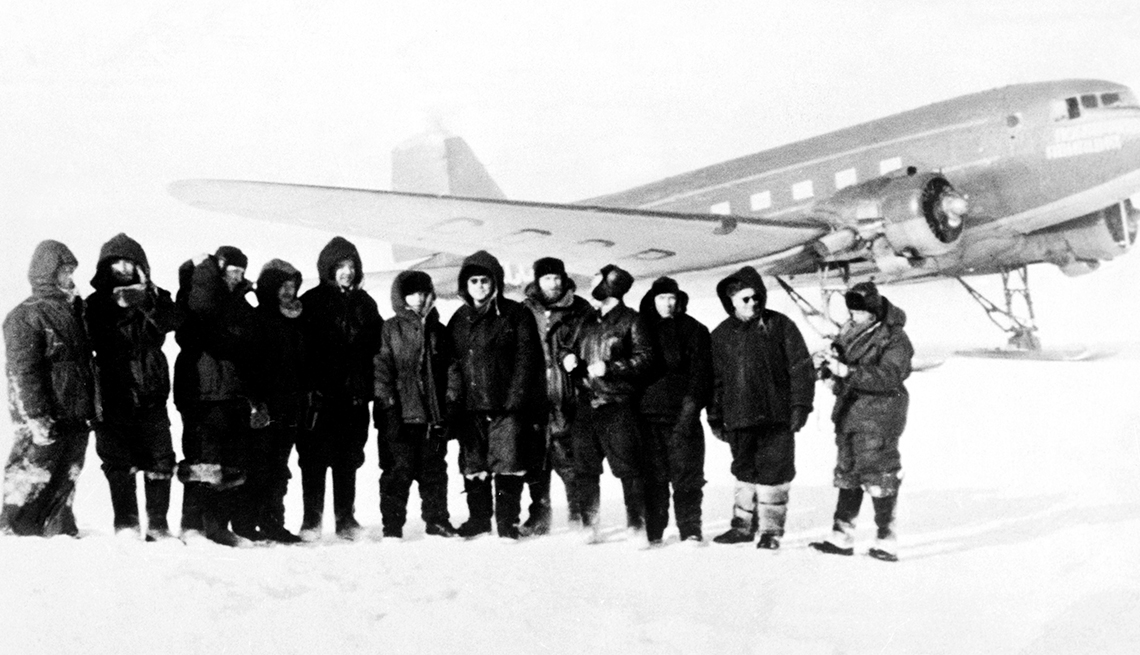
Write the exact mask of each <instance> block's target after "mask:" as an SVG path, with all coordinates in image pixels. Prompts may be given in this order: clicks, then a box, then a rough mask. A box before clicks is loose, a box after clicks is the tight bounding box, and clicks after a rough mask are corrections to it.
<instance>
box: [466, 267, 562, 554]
mask: <svg viewBox="0 0 1140 655" xmlns="http://www.w3.org/2000/svg"><path fill="white" fill-rule="evenodd" d="M503 282H504V280H503V267H502V266H501V265H500V264H499V260H498V259H496V258H495V257H494V256H493V255H491V254H490V253H488V252H486V251H483V250H480V251H479V252H476V253H474V254H472V255H471V256H469V257H467V258H466V259H464V260H463V265H462V266H461V267H460V269H459V279H458V283H459V289H458V290H459V295H460V296H461V297H462V298H463V301H464V303H463V305H462V306H461V307H460V308H459V309H457V310H456V311H455V313H454V314H453V315H452V317H451V320H450V321H449V322H448V325H447V328H448V331H449V332H450V333H451V338H452V341H453V343H454V344H455V350H456V353H457V357H458V361H459V373H460V379H461V380H462V389H463V398H462V401H461V402H462V404H461V406H462V408H463V416H462V418H461V419H460V423H459V425H457V426H456V427H457V429H458V432H459V434H460V446H461V454H460V458H461V462H462V470H463V475H464V478H465V479H466V480H465V482H464V487H465V488H466V490H467V506H468V520H467V522H466V523H464V524H463V525H462V526H460V528H459V532H460V534H462V535H463V536H468V537H470V536H475V535H479V534H484V533H488V532H490V531H491V516H492V514H494V516H495V518H496V522H497V527H498V532H499V536H501V537H507V538H514V539H517V538H518V536H519V528H518V519H519V503H520V497H521V494H522V486H523V479H522V476H523V475H524V474H525V473H526V462H524V461H523V453H524V450H523V442H524V440H526V439H535V438H540V436H539V435H537V434H535V433H534V430H533V427H532V423H533V416H532V414H533V412H535V411H536V410H539V409H540V408H542V406H543V405H542V401H543V399H544V398H545V395H546V394H545V384H544V377H543V357H542V347H541V345H540V344H539V340H538V328H537V327H536V326H535V322H534V315H533V314H531V312H530V310H528V309H527V308H525V307H523V306H522V305H521V304H520V303H517V302H515V301H513V300H510V299H508V298H505V297H503V295H502V290H503ZM492 477H493V480H494V485H495V503H494V507H493V508H492V505H491V483H492Z"/></svg>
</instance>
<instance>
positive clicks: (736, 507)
mask: <svg viewBox="0 0 1140 655" xmlns="http://www.w3.org/2000/svg"><path fill="white" fill-rule="evenodd" d="M729 525H730V527H729V528H728V531H727V532H723V533H721V534H719V535H717V536H715V537H713V541H715V542H716V543H718V544H742V543H746V542H750V541H752V540H753V539H755V538H756V527H757V516H756V485H754V484H752V483H749V482H741V481H739V480H737V482H736V491H735V493H734V495H733V502H732V523H730V524H729Z"/></svg>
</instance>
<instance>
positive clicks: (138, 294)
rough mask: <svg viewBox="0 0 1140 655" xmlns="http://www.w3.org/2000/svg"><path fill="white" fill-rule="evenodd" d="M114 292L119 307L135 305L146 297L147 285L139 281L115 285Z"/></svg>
mask: <svg viewBox="0 0 1140 655" xmlns="http://www.w3.org/2000/svg"><path fill="white" fill-rule="evenodd" d="M112 293H113V295H114V296H115V302H116V303H117V304H118V305H119V307H134V306H135V305H137V304H139V303H141V302H142V301H143V300H144V299H145V298H146V285H145V284H142V283H139V284H132V285H130V286H125V287H115V290H114V291H113V292H112Z"/></svg>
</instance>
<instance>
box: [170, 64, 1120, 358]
mask: <svg viewBox="0 0 1140 655" xmlns="http://www.w3.org/2000/svg"><path fill="white" fill-rule="evenodd" d="M169 191H170V193H171V194H172V195H173V196H175V197H176V198H178V199H180V200H182V201H184V202H186V203H188V204H190V205H192V206H194V207H198V208H202V209H207V210H211V211H217V212H224V213H231V214H236V215H239V216H245V217H251V218H256V219H263V220H268V221H276V222H284V223H291V224H296V225H305V226H311V227H316V228H319V229H322V230H332V231H338V232H343V233H348V234H355V235H361V236H368V237H373V238H377V239H381V240H384V241H388V242H391V243H394V244H399V245H401V246H404V247H410V250H407V251H405V252H409V253H413V254H417V253H418V254H420V255H423V256H421V257H420V258H419V260H418V262H417V264H416V267H419V268H424V269H426V270H431V271H433V272H435V271H439V270H448V271H453V270H455V269H456V268H457V266H458V263H459V262H460V261H461V260H462V257H463V255H465V254H467V253H470V252H473V251H475V250H478V249H486V250H489V251H491V252H493V253H495V254H496V255H498V256H499V257H500V258H501V259H503V260H504V261H517V262H528V263H529V262H531V261H533V260H534V259H537V258H538V257H541V256H546V255H556V256H559V257H561V258H562V259H563V260H564V261H565V262H566V265H567V269H568V270H570V271H573V272H575V273H576V274H578V275H580V276H582V277H580V278H579V279H588V278H589V276H590V275H591V274H592V273H593V272H594V271H597V270H598V269H600V268H601V267H602V266H604V265H606V264H608V263H616V264H618V265H620V266H621V267H622V268H625V269H627V270H629V271H630V272H631V273H632V274H633V275H635V276H636V277H638V278H649V277H653V276H658V275H676V274H680V273H685V272H693V271H704V272H707V273H710V274H727V273H729V272H731V271H734V270H736V269H738V268H739V267H741V266H744V265H751V266H754V267H755V268H756V269H757V270H759V271H760V272H761V273H762V274H765V275H768V276H775V277H776V279H777V280H779V281H780V283H781V286H783V287H784V288H785V289H786V290H788V292H789V294H791V295H792V298H793V300H795V301H796V302H797V304H798V305H800V308H801V309H802V310H803V311H804V312H805V315H807V316H808V318H809V319H810V318H812V314H813V313H814V315H815V317H817V318H818V317H820V316H822V317H823V318H824V319H825V320H827V321H830V322H831V323H832V324H833V325H834V324H835V321H833V320H831V318H830V316H828V315H827V311H826V306H827V304H826V298H827V295H828V294H829V293H835V292H837V291H842V290H843V289H844V288H845V287H846V286H847V285H849V284H853V283H854V282H855V281H858V280H861V279H871V280H874V281H876V282H877V283H880V284H889V283H899V282H917V281H922V280H929V279H938V278H956V279H957V280H958V281H959V282H961V284H962V285H963V286H964V287H965V288H966V290H967V291H968V292H969V293H970V294H971V295H972V296H973V297H974V299H975V300H977V301H978V302H979V304H981V305H982V307H983V309H984V310H985V311H986V313H987V316H989V317H990V319H991V320H993V321H994V323H995V324H997V325H998V326H999V327H1000V328H1001V329H1003V330H1005V331H1006V332H1008V333H1009V334H1010V335H1011V336H1010V338H1009V343H1008V348H1006V349H1002V350H1009V351H1013V352H1023V353H1027V354H1030V355H1032V354H1033V353H1038V354H1040V353H1041V344H1040V341H1039V339H1038V338H1037V336H1036V331H1037V326H1036V323H1035V319H1034V316H1033V307H1032V299H1031V295H1030V292H1029V280H1028V266H1029V265H1031V264H1037V263H1049V264H1053V265H1055V266H1057V267H1058V268H1060V270H1061V271H1063V272H1064V273H1065V274H1066V275H1070V276H1073V275H1082V274H1085V273H1089V272H1091V271H1094V270H1096V268H1097V267H1098V266H1099V265H1100V263H1101V262H1102V261H1106V260H1111V259H1113V258H1115V257H1117V256H1119V255H1122V254H1124V253H1126V252H1128V251H1129V250H1130V248H1131V247H1132V245H1133V244H1134V243H1135V241H1136V234H1137V223H1138V220H1140V104H1138V103H1137V98H1136V95H1135V94H1134V93H1133V92H1132V91H1131V90H1130V89H1129V88H1128V87H1126V86H1124V85H1121V84H1117V83H1113V82H1108V81H1102V80H1093V79H1070V80H1059V81H1047V82H1037V83H1026V84H1016V85H1011V86H1006V87H1002V88H997V89H992V90H989V91H983V92H979V93H974V94H970V95H965V96H961V97H957V98H953V99H950V100H945V101H942V102H937V103H934V104H931V105H927V106H924V107H920V108H917V109H913V110H910V111H905V112H902V113H899V114H895V115H892V116H888V117H886V118H881V119H878V120H874V121H870V122H867V123H863V124H860V125H856V126H853V127H849V128H846V129H841V130H838V131H835V132H831V133H828V134H824V135H821V136H816V137H813V138H810V139H806V140H803V141H798V142H795V143H790V144H787V145H784V146H780V147H777V148H773V149H770V150H765V151H763V152H759V153H756V154H752V155H748V156H744V157H739V158H736V159H732V160H729V161H725V162H722V163H718V164H714V165H712V166H707V167H704V168H700V169H698V170H695V171H691V172H687V173H682V174H680V175H676V176H672V177H668V178H665V179H663V180H660V181H657V182H652V183H649V184H644V185H641V186H638V187H635V188H632V189H628V190H625V191H620V192H617V193H611V194H607V195H603V196H597V197H594V198H589V199H586V200H582V201H580V202H576V203H568V204H560V203H543V202H528V201H518V200H508V199H506V198H505V197H504V196H503V193H502V191H501V190H500V189H499V187H498V186H497V185H496V184H495V183H494V181H493V180H492V179H491V177H490V175H488V174H487V172H486V170H485V169H484V168H483V166H482V164H480V163H479V161H478V159H477V158H476V157H475V155H474V153H472V152H471V149H470V148H469V147H468V146H467V144H466V143H465V142H464V141H463V140H462V139H461V138H459V137H452V136H444V135H438V134H437V135H434V136H427V137H424V138H420V139H414V140H412V141H410V142H408V143H406V144H403V145H402V146H400V147H397V148H396V150H395V151H394V153H393V190H391V191H382V190H367V189H349V188H335V187H320V186H308V185H300V184H282V183H271V182H255V181H237V180H209V179H196V180H179V181H176V182H174V183H172V184H171V185H170V187H169ZM518 268H519V270H518V271H513V269H510V268H509V267H508V270H509V271H512V273H511V277H512V278H515V279H513V280H512V281H513V282H516V283H524V282H525V281H526V279H527V276H526V273H527V272H529V271H526V270H525V268H526V267H525V266H519V267H518ZM988 274H998V275H1000V276H1001V278H1002V285H1003V289H1004V291H1005V303H1004V308H1003V307H1000V306H998V305H997V304H995V303H993V302H991V301H989V300H988V299H987V298H985V297H984V296H982V295H981V294H980V293H978V292H977V291H976V290H974V288H973V287H972V286H970V285H969V284H968V283H967V282H966V281H965V280H964V279H963V278H965V277H968V276H978V275H988ZM437 279H438V278H437ZM808 283H818V284H820V286H821V288H822V289H823V290H824V293H825V311H824V312H822V313H821V312H819V311H818V310H815V309H814V307H812V306H811V304H810V303H809V302H807V301H806V300H805V299H804V298H803V297H802V296H799V294H798V293H797V292H795V291H794V290H793V286H794V285H803V284H808Z"/></svg>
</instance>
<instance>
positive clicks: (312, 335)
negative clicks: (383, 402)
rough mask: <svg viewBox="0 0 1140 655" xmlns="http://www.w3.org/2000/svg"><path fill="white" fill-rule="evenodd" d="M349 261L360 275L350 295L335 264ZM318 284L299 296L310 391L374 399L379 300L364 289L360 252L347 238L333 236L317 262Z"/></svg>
mask: <svg viewBox="0 0 1140 655" xmlns="http://www.w3.org/2000/svg"><path fill="white" fill-rule="evenodd" d="M346 259H348V260H351V261H352V263H353V265H354V266H355V267H356V276H355V278H354V279H353V281H352V284H351V285H350V286H349V288H348V289H347V290H346V291H342V290H341V289H340V288H339V287H338V286H337V283H336V267H337V264H339V263H340V262H342V261H344V260H346ZM317 272H318V274H319V275H320V284H319V285H317V286H316V287H314V288H312V289H309V290H308V291H306V292H305V294H304V295H303V296H301V304H303V305H304V307H305V311H304V315H303V317H302V320H303V321H304V326H305V348H306V354H307V358H308V370H309V376H310V377H309V380H310V385H311V387H312V390H314V391H316V392H318V393H319V394H320V395H321V396H322V397H323V398H325V399H327V400H335V401H341V402H344V401H348V402H352V403H363V402H368V401H369V400H371V399H372V396H373V394H374V389H373V387H374V382H373V368H372V366H373V364H372V358H373V357H374V356H375V355H376V353H377V351H379V349H380V330H381V327H382V326H383V324H384V319H382V318H380V311H379V310H378V309H377V306H376V301H375V300H373V299H372V296H370V295H368V292H367V291H365V290H364V289H361V288H360V283H361V282H362V281H363V280H364V272H363V271H362V270H361V262H360V253H359V252H358V251H357V249H356V246H354V245H353V244H352V243H350V242H349V241H348V240H346V239H344V238H343V237H333V239H332V240H331V241H329V242H328V244H327V245H326V246H325V247H324V249H322V250H321V253H320V255H319V256H318V258H317Z"/></svg>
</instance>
